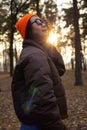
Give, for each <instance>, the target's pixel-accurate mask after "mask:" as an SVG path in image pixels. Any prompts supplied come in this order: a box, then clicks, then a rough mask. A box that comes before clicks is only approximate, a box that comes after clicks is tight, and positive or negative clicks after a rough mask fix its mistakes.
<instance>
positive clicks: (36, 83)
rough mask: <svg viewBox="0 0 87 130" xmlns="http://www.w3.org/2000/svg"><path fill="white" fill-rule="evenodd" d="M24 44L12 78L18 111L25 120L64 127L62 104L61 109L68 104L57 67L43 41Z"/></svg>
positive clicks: (46, 125)
mask: <svg viewBox="0 0 87 130" xmlns="http://www.w3.org/2000/svg"><path fill="white" fill-rule="evenodd" d="M24 45H25V46H24V48H23V50H22V52H21V56H20V59H19V61H18V63H17V65H16V67H15V70H14V75H13V80H12V97H13V104H14V108H15V112H16V114H17V116H18V118H19V120H20V121H21V122H22V123H24V124H38V125H40V126H41V127H42V128H44V129H49V130H51V129H52V130H53V129H54V130H64V125H63V123H62V122H61V115H60V110H59V107H61V106H62V107H63V108H61V110H62V113H65V112H67V107H66V99H65V91H64V88H63V86H62V83H61V79H60V77H59V74H58V71H57V69H56V67H55V65H54V63H53V62H52V60H51V59H50V58H49V56H48V55H47V53H46V52H45V50H44V49H43V48H42V47H41V46H40V45H38V44H37V43H35V42H33V41H27V40H26V41H24ZM63 99H64V100H63ZM59 104H61V105H59Z"/></svg>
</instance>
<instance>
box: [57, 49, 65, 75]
mask: <svg viewBox="0 0 87 130" xmlns="http://www.w3.org/2000/svg"><path fill="white" fill-rule="evenodd" d="M55 57H56V60H55V65H56V68H57V70H58V72H59V75H60V76H62V75H63V74H64V73H65V65H64V61H63V58H62V56H61V54H60V53H59V52H58V51H57V50H55Z"/></svg>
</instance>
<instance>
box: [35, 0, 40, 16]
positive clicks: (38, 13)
mask: <svg viewBox="0 0 87 130" xmlns="http://www.w3.org/2000/svg"><path fill="white" fill-rule="evenodd" d="M39 2H40V0H36V11H37V15H38V16H39V17H40V9H39Z"/></svg>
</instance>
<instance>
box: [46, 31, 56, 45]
mask: <svg viewBox="0 0 87 130" xmlns="http://www.w3.org/2000/svg"><path fill="white" fill-rule="evenodd" d="M47 41H48V43H50V44H53V45H54V46H57V44H58V43H57V41H58V35H57V34H56V33H54V32H52V31H51V32H50V34H49V37H48V40H47Z"/></svg>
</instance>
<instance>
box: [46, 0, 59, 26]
mask: <svg viewBox="0 0 87 130" xmlns="http://www.w3.org/2000/svg"><path fill="white" fill-rule="evenodd" d="M44 8H45V11H44V13H45V16H44V17H45V18H46V19H47V20H48V21H50V23H52V24H53V23H55V22H56V19H57V16H58V9H57V4H56V3H55V2H54V0H49V1H45V2H44Z"/></svg>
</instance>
